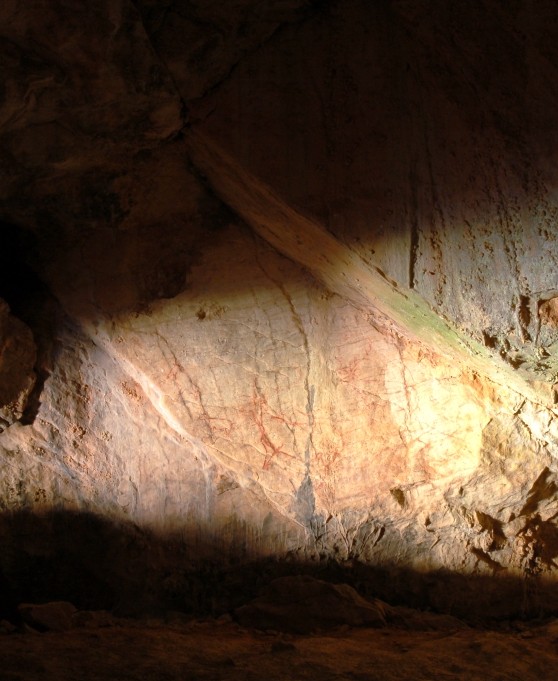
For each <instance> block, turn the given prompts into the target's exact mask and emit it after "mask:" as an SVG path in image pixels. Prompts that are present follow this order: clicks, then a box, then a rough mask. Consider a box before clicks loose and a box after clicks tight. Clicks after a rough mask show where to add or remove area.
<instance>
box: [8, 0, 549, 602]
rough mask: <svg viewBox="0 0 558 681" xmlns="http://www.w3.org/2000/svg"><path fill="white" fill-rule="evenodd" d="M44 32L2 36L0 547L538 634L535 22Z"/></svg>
mask: <svg viewBox="0 0 558 681" xmlns="http://www.w3.org/2000/svg"><path fill="white" fill-rule="evenodd" d="M72 7H73V9H72V11H71V12H70V11H68V7H67V6H66V3H64V2H55V3H52V2H50V3H47V2H43V1H41V0H33V2H31V3H26V4H25V6H23V5H22V3H20V2H17V1H16V0H14V1H13V2H9V3H5V4H4V5H3V8H2V9H0V17H1V18H2V22H1V25H2V29H1V35H0V55H1V59H2V64H3V67H4V69H5V73H6V84H5V88H4V98H3V100H2V108H1V109H0V156H1V158H2V162H1V164H0V170H1V176H2V178H3V179H2V183H1V192H2V194H1V203H0V219H1V220H2V221H3V224H4V225H5V226H6V227H5V228H4V229H5V232H6V233H9V234H14V233H16V232H17V233H19V234H21V235H25V237H26V239H27V241H26V243H28V244H29V246H28V247H27V248H26V250H25V253H24V254H23V255H22V256H18V257H22V258H23V260H22V262H21V267H26V268H32V270H33V271H34V272H35V273H36V274H37V275H38V276H39V277H40V278H41V280H42V282H43V284H44V291H45V292H44V293H43V294H42V295H41V296H37V295H35V294H34V293H33V292H31V293H28V294H26V296H24V298H25V300H23V301H22V300H16V299H15V298H14V295H15V294H14V292H13V287H12V289H10V288H9V287H8V288H6V292H3V291H0V295H2V294H3V295H5V296H6V298H7V302H8V304H11V305H12V307H14V308H16V307H17V309H18V312H19V310H20V309H21V313H20V316H21V317H22V319H23V320H24V322H25V323H26V324H27V326H25V325H24V323H23V322H18V321H16V320H15V319H14V317H13V315H12V316H9V313H8V309H7V306H5V307H3V308H2V314H3V317H2V320H3V324H4V326H2V329H4V328H7V327H5V324H6V323H7V322H4V320H10V321H9V323H10V324H11V325H12V326H11V327H10V329H11V330H10V331H9V334H11V336H10V338H11V337H12V336H13V335H14V334H16V332H17V334H19V337H20V338H21V337H24V338H25V343H21V340H18V341H15V342H16V343H21V346H20V347H22V348H23V347H24V345H25V347H26V348H28V350H26V353H27V354H26V356H25V361H24V362H23V363H22V366H21V368H18V367H17V366H15V365H13V363H12V362H10V367H12V368H10V371H12V369H13V367H14V366H15V369H13V371H16V373H17V377H18V378H17V380H18V381H19V384H18V385H19V386H20V387H19V388H18V390H19V392H18V393H17V394H18V395H19V396H20V397H19V398H18V399H19V400H20V402H19V403H18V404H19V406H18V408H17V409H16V410H15V411H14V410H13V409H12V412H13V414H12V417H11V418H10V419H6V421H7V423H12V422H13V421H15V422H14V423H13V425H10V427H9V428H6V430H5V431H4V432H3V433H1V434H0V452H1V456H0V466H1V469H2V476H1V479H0V508H1V509H2V513H3V516H2V517H3V520H2V522H10V521H9V518H13V514H17V513H20V512H23V511H25V512H33V513H37V514H44V513H47V512H51V511H53V510H56V511H57V512H62V511H68V512H70V511H71V512H87V513H93V514H98V515H99V516H102V517H104V518H106V519H109V520H111V521H114V522H128V523H131V524H133V525H134V526H135V527H138V528H145V529H146V530H149V531H150V532H151V531H152V532H157V533H160V534H162V535H164V536H168V537H174V538H176V537H178V538H179V540H180V541H181V542H182V543H183V544H184V546H187V547H189V552H190V553H189V560H193V558H196V559H198V560H199V561H202V560H213V561H217V560H223V556H228V557H229V558H230V559H231V560H233V559H234V560H240V561H249V560H255V559H261V558H265V557H268V558H269V557H273V558H285V557H289V559H291V560H293V559H296V560H299V561H301V562H308V561H310V562H314V563H324V562H325V563H327V562H330V561H334V562H337V563H339V564H342V565H348V564H350V563H351V562H352V563H354V564H357V563H359V564H360V563H362V564H365V565H368V566H371V567H378V566H384V567H385V568H386V569H388V572H389V571H391V574H394V571H395V570H398V569H400V570H409V571H411V572H412V573H413V574H425V573H428V574H438V573H440V571H441V572H443V573H447V574H450V573H455V574H465V575H469V576H480V577H483V578H490V584H491V585H492V586H493V587H494V585H497V583H498V580H499V579H503V578H506V577H508V578H516V579H517V580H518V584H520V585H524V584H525V583H526V580H528V583H529V584H531V583H534V584H536V585H537V586H536V589H535V588H533V593H535V592H536V593H537V598H540V600H541V602H542V601H544V600H545V599H546V602H545V607H549V608H552V607H554V601H553V600H552V598H551V593H552V591H551V590H549V591H545V584H550V585H552V580H553V579H554V576H555V570H556V565H555V559H556V557H557V556H558V534H557V532H558V530H557V526H556V523H555V515H556V513H557V512H558V510H557V509H556V500H557V493H558V479H557V475H558V468H557V466H556V453H557V451H558V449H557V447H558V442H557V436H558V433H557V428H556V414H555V408H554V401H555V396H554V384H555V383H556V374H555V372H556V370H557V369H556V366H555V352H554V343H555V342H556V337H555V328H556V310H555V302H554V301H555V296H556V294H558V282H556V279H555V276H554V270H555V265H556V259H557V257H558V250H557V245H556V244H557V242H556V239H555V237H556V234H557V232H556V228H555V225H554V221H553V216H554V215H555V212H556V208H557V206H556V194H555V191H554V186H555V185H554V172H555V171H554V166H553V163H552V159H553V153H554V152H553V148H554V146H555V139H556V135H555V124H554V122H553V120H552V118H551V117H550V116H549V114H548V111H549V110H551V109H552V107H553V102H554V98H555V96H556V94H557V93H556V88H555V87H554V85H553V80H552V74H553V68H554V67H553V66H552V64H553V63H554V62H555V59H554V56H553V55H554V52H553V50H555V48H554V42H553V36H555V34H556V29H557V27H556V25H555V23H553V19H552V13H551V3H545V2H542V3H540V5H538V8H539V9H541V8H543V9H544V8H546V9H548V12H547V13H545V12H544V11H537V12H536V13H534V12H533V11H532V3H529V2H527V1H526V0H525V1H524V2H520V3H516V4H514V5H513V7H510V6H509V5H508V4H502V3H499V2H496V0H493V1H492V0H491V1H488V0H486V1H485V2H481V1H480V0H479V1H478V2H476V3H474V8H473V9H472V8H471V7H472V5H470V4H467V5H464V4H455V3H452V4H451V5H449V4H448V3H443V2H434V3H424V2H419V1H418V0H416V1H414V2H411V1H403V0H399V1H395V0H394V1H393V2H385V3H372V4H371V3H365V2H360V1H357V0H351V1H350V2H340V3H335V2H332V3H324V2H302V1H299V2H296V1H293V2H289V3H284V2H282V3H266V4H265V6H264V5H260V4H259V3H257V2H252V1H248V0H245V1H243V2H240V1H239V2H234V3H231V4H230V7H229V6H227V9H226V11H225V9H224V8H223V7H222V3H197V2H188V3H187V2H168V3H165V4H164V7H163V6H162V5H160V4H159V3H151V2H138V3H131V2H128V1H127V0H119V1H118V2H109V0H107V1H106V2H102V3H97V4H96V5H95V7H90V6H89V5H86V4H80V3H78V5H75V4H74V5H72ZM487 63H489V64H490V68H489V69H487V67H486V64H487ZM7 225H11V227H10V230H11V231H10V230H8V228H7ZM12 266H13V267H14V268H17V266H18V264H17V262H16V263H14V264H12ZM10 297H11V298H12V300H10ZM14 329H15V330H14ZM29 329H31V331H32V332H33V334H34V343H35V344H36V346H37V359H35V349H34V347H33V344H32V342H31V340H30V338H31V331H29ZM9 334H8V335H9ZM10 342H11V343H12V346H13V341H9V342H8V343H7V344H6V342H4V345H3V350H2V355H1V359H2V362H3V364H2V365H1V367H0V368H2V371H3V367H4V358H5V357H7V354H6V348H9V347H10V345H9V343H10ZM6 361H8V360H6ZM33 363H34V364H35V366H34V367H33ZM33 368H34V370H35V373H36V374H37V376H39V378H40V380H39V381H38V384H37V387H36V388H35V393H34V394H33V395H30V392H31V389H32V387H33V382H34V378H33V376H32V371H33ZM3 375H4V374H2V376H3ZM4 385H7V383H6V384H5V383H4V382H3V384H2V386H4ZM21 386H23V387H21ZM28 397H29V404H31V403H33V404H32V408H31V406H30V407H28V409H27V418H24V412H25V404H24V403H25V400H26V399H27V398H28ZM4 402H5V403H6V404H8V403H9V400H8V399H6V400H4ZM12 402H13V399H12ZM18 419H21V420H20V421H19V422H18ZM15 534H16V533H12V534H11V535H10V538H9V539H6V536H7V535H5V538H4V541H5V542H8V541H9V542H13V541H15V539H14V537H15ZM26 542H27V543H26V546H27V547H28V549H26V551H27V550H29V551H33V549H32V545H33V540H32V539H27V540H26ZM29 547H31V548H29ZM0 567H2V569H4V570H5V569H6V566H5V565H4V566H0ZM411 572H410V573H409V574H411ZM409 579H410V578H409ZM392 586H393V589H394V590H395V591H397V589H400V590H401V589H402V590H403V591H405V589H408V585H403V584H401V583H396V581H395V580H394V582H393V585H392ZM492 592H494V593H496V592H497V588H496V587H495V588H493V589H492V591H491V589H490V588H487V589H486V593H492ZM542 593H544V594H545V596H540V594H542ZM514 594H515V595H514V597H513V599H510V602H509V603H508V604H507V606H506V604H505V603H504V604H501V603H500V604H499V605H498V608H499V610H498V608H496V609H497V610H498V612H505V611H506V607H508V609H509V610H510V611H515V610H518V609H521V608H522V607H524V605H525V603H524V602H520V600H521V599H523V600H524V599H525V590H524V589H517V590H516V592H514ZM518 594H519V595H518ZM529 597H531V596H529ZM456 598H458V597H457V595H456V594H455V593H453V594H452V593H451V590H450V589H447V590H446V592H445V593H444V592H443V590H442V591H441V592H440V593H437V595H436V598H435V599H434V597H433V596H432V594H430V595H428V594H427V595H426V596H425V600H426V601H428V600H429V599H430V600H433V599H434V600H435V601H436V605H437V606H439V607H450V606H451V603H452V602H453V601H452V599H456ZM514 599H515V600H514ZM477 602H478V604H479V607H485V606H486V601H485V600H484V601H483V600H482V599H478V601H477Z"/></svg>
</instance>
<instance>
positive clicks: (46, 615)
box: [17, 601, 77, 631]
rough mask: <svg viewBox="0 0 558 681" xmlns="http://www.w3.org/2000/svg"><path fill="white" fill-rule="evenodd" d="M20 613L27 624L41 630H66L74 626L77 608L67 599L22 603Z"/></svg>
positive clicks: (19, 608) (19, 607)
mask: <svg viewBox="0 0 558 681" xmlns="http://www.w3.org/2000/svg"><path fill="white" fill-rule="evenodd" d="M17 610H18V613H19V615H20V616H21V619H22V620H23V622H24V623H25V624H28V625H29V626H30V627H33V628H34V629H38V630H39V631H66V630H67V629H71V628H72V627H73V626H74V616H75V615H76V613H77V609H76V607H75V606H74V605H72V603H68V602H67V601H52V602H50V603H40V604H33V603H22V604H21V605H19V606H18V609H17Z"/></svg>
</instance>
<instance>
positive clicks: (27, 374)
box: [0, 299, 36, 432]
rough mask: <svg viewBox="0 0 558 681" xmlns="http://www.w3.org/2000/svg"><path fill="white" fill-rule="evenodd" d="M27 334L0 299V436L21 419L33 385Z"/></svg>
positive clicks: (33, 350)
mask: <svg viewBox="0 0 558 681" xmlns="http://www.w3.org/2000/svg"><path fill="white" fill-rule="evenodd" d="M35 359H36V346H35V342H34V340H33V334H32V333H31V330H30V329H29V328H28V327H27V326H26V325H25V324H24V323H23V322H22V321H21V320H19V319H17V318H16V317H14V316H13V315H11V314H10V310H9V307H8V305H7V304H6V303H5V302H4V301H3V300H2V299H0V432H1V431H3V430H4V429H5V428H6V427H8V426H10V425H11V424H12V423H15V422H16V421H18V420H19V419H20V418H21V417H22V416H23V412H24V410H25V406H26V404H27V399H28V397H29V395H30V393H31V391H32V389H33V386H34V385H35V379H36V377H35V373H34V371H33V369H34V366H35Z"/></svg>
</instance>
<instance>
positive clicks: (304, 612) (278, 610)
mask: <svg viewBox="0 0 558 681" xmlns="http://www.w3.org/2000/svg"><path fill="white" fill-rule="evenodd" d="M387 608H388V606H387V605H386V604H384V603H383V602H382V601H379V600H376V599H374V600H372V601H368V600H366V599H364V598H363V597H362V596H360V595H359V594H358V593H357V592H356V591H355V590H354V589H353V588H352V587H351V586H349V585H348V584H332V583H330V582H324V581H322V580H319V579H315V578H313V577H310V576H308V575H295V576H288V577H279V578H278V579H274V580H273V581H272V582H270V584H269V585H268V586H267V587H266V588H265V589H264V591H263V593H262V595H261V596H259V597H258V598H256V599H254V600H253V601H252V602H251V603H248V604H247V605H244V606H242V607H240V608H237V609H236V610H235V617H236V619H237V620H238V622H239V623H240V624H242V625H243V626H248V627H255V628H257V629H272V630H277V631H287V632H291V633H296V634H307V633H310V632H312V631H317V630H321V629H329V628H333V627H338V626H342V625H348V626H352V627H357V626H366V627H384V626H386V609H387Z"/></svg>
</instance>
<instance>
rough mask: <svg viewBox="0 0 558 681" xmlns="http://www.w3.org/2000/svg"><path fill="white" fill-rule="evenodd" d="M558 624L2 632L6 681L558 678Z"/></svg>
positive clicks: (158, 626) (1, 666)
mask: <svg viewBox="0 0 558 681" xmlns="http://www.w3.org/2000/svg"><path fill="white" fill-rule="evenodd" d="M557 663H558V620H553V621H547V622H546V623H544V624H539V625H537V626H535V625H534V624H532V625H528V624H524V623H522V624H521V625H512V626H510V630H508V631H503V630H487V629H474V628H460V629H459V630H455V629H453V630H452V629H448V630H446V631H440V630H437V631H409V630H403V629H397V628H385V629H349V628H341V629H338V630H336V631H333V632H331V631H330V632H328V633H327V634H326V633H316V634H313V635H304V636H302V635H292V634H283V633H279V632H273V631H268V632H261V631H256V630H250V629H245V628H241V627H239V626H238V625H236V624H235V623H234V622H230V621H224V622H220V621H214V620H212V621H203V622H190V623H184V622H181V623H178V624H169V623H164V622H162V621H155V620H149V621H135V620H124V619H122V620H115V621H114V622H112V623H111V624H110V625H108V626H102V627H99V626H96V627H92V626H84V627H81V628H78V629H71V630H68V631H62V632H52V631H51V632H45V633H37V632H34V631H30V630H29V631H26V632H24V633H23V632H21V631H19V632H14V633H9V634H8V633H4V634H1V635H0V679H2V681H39V680H40V681H50V680H54V679H56V681H82V680H83V681H85V680H87V681H97V680H98V681H101V680H102V681H106V680H107V679H110V680H111V681H136V680H138V681H139V680H140V679H141V680H142V681H146V680H149V681H175V680H178V679H180V680H186V679H196V680H198V679H199V680H205V679H207V680H210V679H211V680H213V679H227V680H230V681H235V680H238V681H241V680H242V681H251V680H254V681H255V680H256V679H258V680H259V679H265V680H266V681H275V680H277V681H278V680H279V679H281V680H289V681H299V680H302V679H309V680H315V681H329V680H333V679H335V680H341V679H361V680H362V681H364V680H370V681H388V680H389V681H392V680H393V681H395V680H400V679H409V680H410V679H412V680H413V681H418V680H421V679H425V680H426V679H428V680H433V679H436V680H438V679H444V680H446V679H447V680H449V679H467V680H468V681H471V680H474V679H483V680H489V681H490V680H492V679H494V680H496V679H498V680H502V681H504V680H506V681H510V680H515V679H517V680H518V681H529V680H530V679H537V680H538V681H540V680H541V679H555V678H556V665H557Z"/></svg>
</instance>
